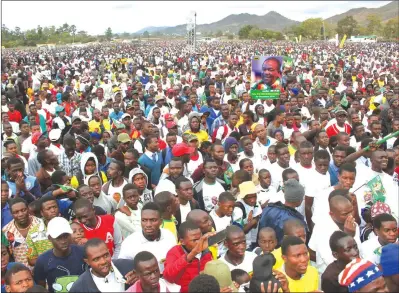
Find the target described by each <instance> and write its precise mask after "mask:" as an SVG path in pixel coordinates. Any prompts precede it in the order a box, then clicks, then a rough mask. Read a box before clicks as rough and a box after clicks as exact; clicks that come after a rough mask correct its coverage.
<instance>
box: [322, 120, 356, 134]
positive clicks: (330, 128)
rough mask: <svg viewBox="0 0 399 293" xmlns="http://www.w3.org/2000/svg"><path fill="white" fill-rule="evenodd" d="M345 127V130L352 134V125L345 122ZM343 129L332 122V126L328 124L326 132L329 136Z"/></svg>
mask: <svg viewBox="0 0 399 293" xmlns="http://www.w3.org/2000/svg"><path fill="white" fill-rule="evenodd" d="M344 128H345V132H346V133H347V134H348V135H350V134H351V131H352V127H350V126H349V125H348V124H346V123H345V124H344ZM340 132H341V131H340V130H339V129H338V128H337V124H335V123H334V124H332V125H330V126H328V128H327V129H326V133H327V135H328V137H332V136H335V135H337V134H338V133H340Z"/></svg>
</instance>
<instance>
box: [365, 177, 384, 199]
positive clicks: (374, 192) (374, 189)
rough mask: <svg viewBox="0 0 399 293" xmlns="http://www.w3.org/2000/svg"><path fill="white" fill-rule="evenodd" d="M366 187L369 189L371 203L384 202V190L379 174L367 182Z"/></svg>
mask: <svg viewBox="0 0 399 293" xmlns="http://www.w3.org/2000/svg"><path fill="white" fill-rule="evenodd" d="M367 187H368V188H369V189H370V192H371V196H372V201H373V203H376V202H377V201H379V202H385V199H386V196H385V195H386V191H385V188H384V185H383V184H382V181H381V177H380V176H379V175H377V176H376V177H374V178H373V179H371V180H370V181H369V182H367Z"/></svg>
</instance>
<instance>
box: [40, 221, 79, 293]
mask: <svg viewBox="0 0 399 293" xmlns="http://www.w3.org/2000/svg"><path fill="white" fill-rule="evenodd" d="M72 233H73V232H72V229H71V227H70V225H69V223H68V221H67V220H66V219H64V218H62V217H55V218H53V219H52V220H50V222H49V223H48V226H47V233H46V234H47V236H48V239H49V242H50V243H51V246H52V249H49V250H47V251H46V252H44V253H42V254H40V256H39V257H38V259H37V261H36V264H35V268H34V270H33V274H34V279H35V283H36V284H39V285H41V286H43V287H47V288H48V289H49V292H51V293H54V292H62V291H64V290H66V291H68V289H70V288H71V286H72V284H73V282H75V281H76V280H77V279H78V278H79V276H80V275H81V274H83V273H84V271H85V268H86V265H85V262H84V261H83V258H84V250H83V247H81V246H78V245H74V244H72V237H71V236H72ZM46 285H47V286H46ZM64 286H66V287H65V288H64Z"/></svg>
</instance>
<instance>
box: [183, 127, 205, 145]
mask: <svg viewBox="0 0 399 293" xmlns="http://www.w3.org/2000/svg"><path fill="white" fill-rule="evenodd" d="M185 133H188V134H194V135H195V136H196V137H197V138H198V142H199V144H200V145H201V144H202V143H203V142H204V141H209V135H208V133H207V132H206V131H205V130H200V131H199V132H197V133H194V132H192V131H191V130H187V131H186V132H185Z"/></svg>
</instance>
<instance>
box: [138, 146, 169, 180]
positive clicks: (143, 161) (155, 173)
mask: <svg viewBox="0 0 399 293" xmlns="http://www.w3.org/2000/svg"><path fill="white" fill-rule="evenodd" d="M157 154H158V160H157V161H156V162H154V161H153V160H152V158H149V157H148V156H147V155H146V154H145V153H144V154H143V155H142V156H141V157H140V159H139V160H138V163H139V164H140V165H143V166H145V167H147V168H148V169H150V170H151V183H152V184H155V185H158V183H159V179H160V178H161V172H162V171H161V166H162V163H163V162H162V153H161V152H158V153H157Z"/></svg>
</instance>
